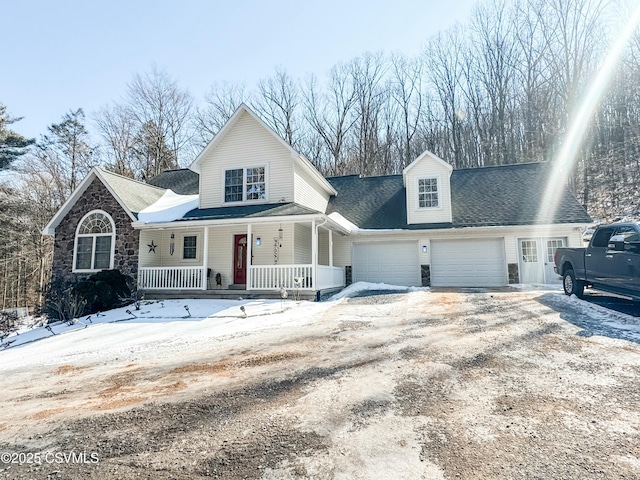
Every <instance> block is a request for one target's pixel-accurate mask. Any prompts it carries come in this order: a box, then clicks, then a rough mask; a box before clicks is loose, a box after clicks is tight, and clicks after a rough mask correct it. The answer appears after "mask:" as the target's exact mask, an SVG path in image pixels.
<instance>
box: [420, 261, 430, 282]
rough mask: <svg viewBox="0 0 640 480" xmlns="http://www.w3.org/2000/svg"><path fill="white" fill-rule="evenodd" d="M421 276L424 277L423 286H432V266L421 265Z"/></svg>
mask: <svg viewBox="0 0 640 480" xmlns="http://www.w3.org/2000/svg"><path fill="white" fill-rule="evenodd" d="M420 276H421V278H422V286H423V287H430V286H431V266H430V265H420Z"/></svg>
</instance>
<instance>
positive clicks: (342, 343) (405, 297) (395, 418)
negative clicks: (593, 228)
mask: <svg viewBox="0 0 640 480" xmlns="http://www.w3.org/2000/svg"><path fill="white" fill-rule="evenodd" d="M590 308H598V307H585V306H584V305H583V302H579V301H576V300H573V299H568V298H566V297H564V296H562V295H561V294H559V293H553V292H526V291H522V292H520V291H518V292H504V291H500V292H489V291H486V292H460V291H457V292H456V291H445V292H413V293H408V294H385V295H377V296H371V297H361V298H351V299H346V300H343V301H342V302H340V303H336V304H333V305H331V306H329V307H326V305H325V307H324V308H319V309H318V311H317V318H313V319H312V321H311V322H309V323H307V324H306V325H304V327H300V328H297V329H291V328H286V329H284V328H282V329H279V328H269V329H265V330H263V331H259V332H250V333H246V334H243V335H239V336H230V337H228V338H222V339H221V340H219V341H217V342H215V343H212V344H211V345H210V346H209V347H208V348H202V345H199V346H198V347H197V348H194V349H192V350H190V351H185V352H182V353H181V355H179V356H176V355H175V354H167V355H166V356H165V357H164V358H161V357H159V356H158V355H155V356H154V357H153V359H152V360H151V359H145V356H144V355H140V354H136V355H135V357H134V356H133V353H132V354H131V358H129V357H127V356H126V355H124V356H123V357H122V358H118V359H117V361H104V362H95V360H93V361H90V362H89V361H85V360H83V358H78V359H77V361H76V362H72V363H69V364H65V365H51V366H48V367H43V368H42V370H40V371H34V370H33V369H15V370H13V371H11V372H10V373H11V374H10V375H5V376H3V377H2V378H1V379H0V399H1V401H2V404H3V408H2V413H1V414H0V451H2V452H9V453H23V454H32V455H35V454H36V453H41V454H45V453H51V452H66V453H68V452H76V453H83V452H84V455H85V456H84V457H76V458H75V460H74V461H71V462H68V461H60V462H54V461H43V462H40V464H34V463H33V462H32V463H25V462H22V464H18V463H13V464H7V463H5V464H2V463H0V469H2V470H1V471H0V478H11V479H30V478H38V479H42V478H52V479H84V478H94V479H122V478H148V479H198V478H224V479H242V478H265V479H278V480H280V479H298V478H312V479H387V478H388V479H445V478H446V479H458V478H460V479H496V478H505V479H580V480H582V479H615V478H627V479H631V478H640V381H639V380H638V378H639V377H640V345H639V344H638V343H637V342H636V341H635V339H636V338H638V337H637V336H636V337H634V336H633V335H630V334H629V331H633V330H634V329H635V330H637V329H638V325H637V322H636V323H635V324H634V323H633V319H630V317H629V318H623V322H622V323H623V324H624V322H630V323H628V325H626V327H628V328H617V329H616V328H614V327H611V326H609V327H607V328H601V329H598V328H597V327H598V325H597V324H598V322H597V321H594V319H593V318H592V317H591V315H592V313H591V312H592V310H590ZM624 326H625V325H623V327H624ZM625 332H626V333H625ZM157 348H158V349H162V346H161V345H160V346H158V347H157ZM160 352H162V350H160ZM1 358H2V357H1V355H0V360H1ZM50 458H52V457H49V459H50ZM82 459H84V461H79V460H82ZM94 460H95V461H94Z"/></svg>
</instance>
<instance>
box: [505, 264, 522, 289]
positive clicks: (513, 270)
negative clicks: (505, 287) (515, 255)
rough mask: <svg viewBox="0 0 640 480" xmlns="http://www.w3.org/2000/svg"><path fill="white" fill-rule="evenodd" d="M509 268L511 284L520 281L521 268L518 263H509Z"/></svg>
mask: <svg viewBox="0 0 640 480" xmlns="http://www.w3.org/2000/svg"><path fill="white" fill-rule="evenodd" d="M507 268H508V270H509V285H511V284H512V283H520V270H519V269H518V264H517V263H509V264H507Z"/></svg>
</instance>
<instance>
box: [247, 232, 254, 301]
mask: <svg viewBox="0 0 640 480" xmlns="http://www.w3.org/2000/svg"><path fill="white" fill-rule="evenodd" d="M252 247H253V239H252V238H251V224H250V223H249V224H247V263H246V265H247V278H246V280H245V282H247V286H246V287H245V288H246V289H247V290H250V289H251V249H252Z"/></svg>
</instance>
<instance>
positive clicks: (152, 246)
mask: <svg viewBox="0 0 640 480" xmlns="http://www.w3.org/2000/svg"><path fill="white" fill-rule="evenodd" d="M157 246H158V245H156V244H155V243H153V240H151V243H147V247H149V253H152V252H153V253H156V247H157Z"/></svg>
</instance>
